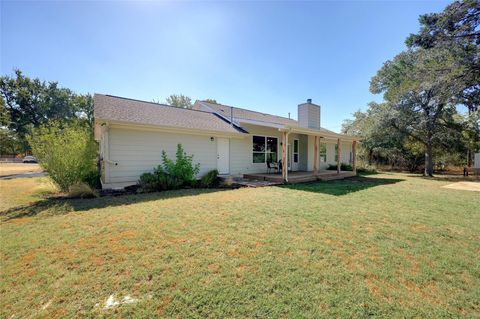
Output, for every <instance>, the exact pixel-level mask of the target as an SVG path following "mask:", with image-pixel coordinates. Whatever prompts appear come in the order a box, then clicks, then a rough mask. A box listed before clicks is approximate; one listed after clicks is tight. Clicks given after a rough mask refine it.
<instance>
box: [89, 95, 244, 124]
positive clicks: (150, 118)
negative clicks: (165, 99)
mask: <svg viewBox="0 0 480 319" xmlns="http://www.w3.org/2000/svg"><path fill="white" fill-rule="evenodd" d="M93 105H94V117H95V119H97V120H100V119H101V120H105V121H119V122H128V123H134V124H144V125H154V126H162V127H175V128H184V129H196V130H205V131H212V132H223V133H241V132H240V130H238V129H236V128H235V127H232V125H230V124H229V123H227V122H226V121H225V120H223V119H221V118H220V117H218V116H217V115H215V114H213V113H211V112H204V111H200V110H189V109H182V108H178V107H173V106H168V105H163V104H158V103H153V102H146V101H140V100H133V99H128V98H123V97H118V96H111V95H103V94H95V95H94V97H93Z"/></svg>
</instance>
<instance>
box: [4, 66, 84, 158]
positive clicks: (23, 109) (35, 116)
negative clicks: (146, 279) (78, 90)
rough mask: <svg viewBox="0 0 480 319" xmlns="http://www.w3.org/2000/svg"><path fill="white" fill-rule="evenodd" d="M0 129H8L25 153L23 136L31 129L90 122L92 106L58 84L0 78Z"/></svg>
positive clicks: (20, 76) (18, 77)
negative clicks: (51, 122)
mask: <svg viewBox="0 0 480 319" xmlns="http://www.w3.org/2000/svg"><path fill="white" fill-rule="evenodd" d="M0 96H1V110H0V113H1V116H0V120H1V125H2V126H4V127H7V128H8V129H9V130H10V131H12V132H13V133H14V134H15V135H17V137H18V139H19V140H20V141H22V143H23V145H24V150H27V149H28V143H27V141H26V138H25V136H26V135H27V134H28V132H29V131H30V130H31V129H32V128H34V127H39V126H40V125H42V124H46V123H48V122H49V121H52V120H62V121H71V120H78V119H81V120H82V121H84V122H86V123H88V124H90V126H91V124H92V122H93V102H92V98H91V96H90V95H78V94H75V93H74V92H72V91H71V90H69V89H67V88H61V87H59V85H58V83H57V82H48V83H47V82H45V81H41V80H40V79H38V78H35V79H31V78H29V77H27V76H24V75H23V74H22V72H21V71H20V70H15V76H13V77H10V76H2V77H0Z"/></svg>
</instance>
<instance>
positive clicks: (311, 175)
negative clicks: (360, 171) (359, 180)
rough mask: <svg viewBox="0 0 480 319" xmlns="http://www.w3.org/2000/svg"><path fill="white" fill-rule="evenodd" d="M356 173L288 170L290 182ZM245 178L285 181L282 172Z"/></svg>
mask: <svg viewBox="0 0 480 319" xmlns="http://www.w3.org/2000/svg"><path fill="white" fill-rule="evenodd" d="M355 175H356V173H354V172H352V171H339V172H337V171H331V170H318V171H317V172H314V171H290V172H288V182H289V183H303V182H313V181H328V180H334V179H344V178H347V177H353V176H355ZM243 178H245V179H250V180H256V181H268V182H276V183H283V182H284V177H283V174H282V172H278V173H258V174H244V175H243Z"/></svg>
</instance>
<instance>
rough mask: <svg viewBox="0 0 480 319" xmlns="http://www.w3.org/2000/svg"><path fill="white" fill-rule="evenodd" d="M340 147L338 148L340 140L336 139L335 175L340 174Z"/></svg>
mask: <svg viewBox="0 0 480 319" xmlns="http://www.w3.org/2000/svg"><path fill="white" fill-rule="evenodd" d="M341 154H342V150H341V146H340V139H339V138H338V139H337V174H340V163H341V160H342V159H341Z"/></svg>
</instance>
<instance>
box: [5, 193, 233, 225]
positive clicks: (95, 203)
mask: <svg viewBox="0 0 480 319" xmlns="http://www.w3.org/2000/svg"><path fill="white" fill-rule="evenodd" d="M224 190H228V189H215V188H212V189H183V190H175V191H164V192H156V193H147V194H133V195H122V196H104V197H98V198H88V199H80V198H79V199H44V200H41V201H38V202H35V203H32V204H30V205H22V206H17V207H12V208H10V209H7V210H4V211H2V212H0V221H8V220H11V219H15V218H22V217H31V216H36V215H40V214H42V216H54V215H64V214H68V213H70V212H80V211H88V210H90V209H100V208H106V207H115V206H126V205H131V204H136V203H144V202H149V201H155V200H164V199H172V198H179V197H185V196H197V195H202V194H208V193H213V192H220V191H224Z"/></svg>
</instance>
